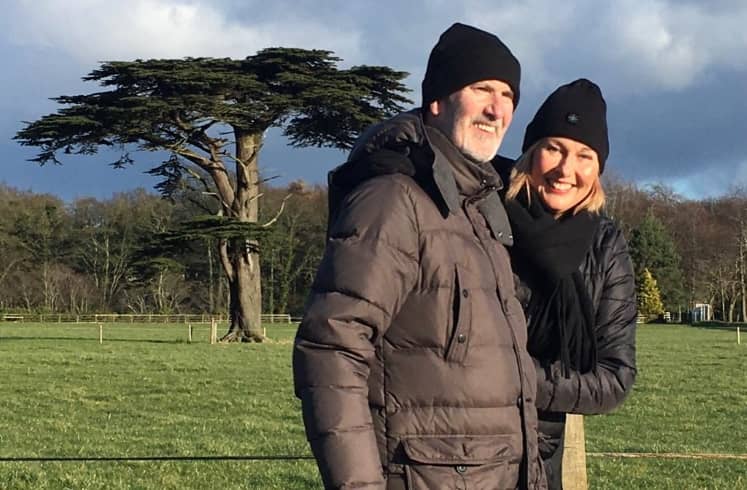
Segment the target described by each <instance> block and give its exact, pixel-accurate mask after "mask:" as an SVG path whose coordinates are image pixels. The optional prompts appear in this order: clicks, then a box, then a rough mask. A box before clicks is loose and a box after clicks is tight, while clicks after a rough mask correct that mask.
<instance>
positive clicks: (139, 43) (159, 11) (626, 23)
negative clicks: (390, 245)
mask: <svg viewBox="0 0 747 490" xmlns="http://www.w3.org/2000/svg"><path fill="white" fill-rule="evenodd" d="M456 21H460V22H465V23H469V24H472V25H475V26H477V27H480V28H483V29H486V30H488V31H491V32H494V33H496V34H497V35H498V36H499V37H501V39H502V40H503V41H504V42H505V43H506V44H507V45H508V46H509V47H510V48H511V49H512V51H513V52H514V54H516V56H517V57H518V58H519V60H520V61H521V63H522V69H523V79H522V97H521V103H520V104H519V106H518V108H517V111H516V114H515V117H514V122H513V124H512V126H511V128H510V129H509V134H508V136H507V138H506V140H505V142H504V145H503V147H502V150H501V153H502V154H505V155H509V156H516V155H517V154H518V152H519V148H520V144H521V138H522V136H523V131H524V127H525V126H526V124H527V122H528V121H529V120H530V118H531V116H532V115H533V113H534V111H535V110H536V109H537V107H538V106H539V104H540V103H541V102H542V100H544V98H545V97H546V96H547V95H548V94H549V93H550V92H551V91H552V90H553V89H554V88H555V87H557V86H558V85H560V84H562V83H566V82H568V81H571V80H574V79H576V78H580V77H586V78H590V79H592V80H594V81H596V82H597V83H598V84H599V85H600V86H601V87H602V90H603V92H604V94H605V98H606V99H607V102H608V105H609V114H608V119H609V126H610V140H611V154H610V158H609V160H608V163H607V169H609V170H607V171H611V172H614V173H615V174H617V175H619V176H622V177H623V178H625V179H628V180H632V181H636V182H639V183H644V184H645V183H664V184H668V185H670V186H673V187H674V188H675V189H677V190H678V191H680V192H681V193H683V194H685V195H687V196H689V197H695V198H699V197H705V196H716V195H720V194H723V193H726V192H728V191H729V190H730V189H732V188H733V187H734V186H742V187H744V186H747V134H746V133H747V122H746V121H745V120H744V115H745V108H747V56H745V55H744V53H745V52H747V30H746V29H744V27H743V26H744V25H747V2H744V1H743V0H712V1H708V0H702V1H697V2H696V1H689V0H615V1H612V0H610V1H599V0H566V1H565V2H556V1H555V0H528V1H524V2H517V1H516V0H512V1H502V0H492V1H483V0H466V1H462V2H454V1H446V0H432V1H416V0H413V1H408V2H401V1H390V0H383V1H382V0H379V1H353V2H351V1H349V0H348V1H337V0H330V1H324V0H316V1H312V0H308V1H307V0H300V1H289V0H274V1H273V2H266V1H264V0H263V1H252V0H241V1H239V0H224V1H221V0H214V1H198V0H194V1H189V0H127V1H121V0H65V1H62V0H35V1H33V2H32V1H26V0H11V1H8V2H4V12H3V16H2V18H0V56H1V57H2V59H3V60H4V65H5V66H4V68H3V76H2V79H0V111H2V115H3V116H2V118H0V182H4V183H5V184H7V185H10V186H13V187H17V188H20V189H24V190H33V191H35V192H49V193H53V194H56V195H58V196H60V197H62V198H64V199H66V200H71V199H74V198H76V197H82V196H94V197H99V198H107V197H109V196H111V195H112V193H115V192H118V191H123V190H128V189H133V188H136V187H146V188H152V186H153V184H155V183H156V180H155V179H154V178H152V177H150V176H148V175H146V174H144V173H143V172H144V171H145V170H147V169H148V168H150V166H151V164H152V163H156V159H155V158H154V157H155V155H152V154H139V155H138V157H137V163H136V164H135V165H134V166H133V167H130V168H127V169H122V170H117V169H112V168H110V167H108V166H107V165H106V161H107V159H106V158H105V156H94V157H84V156H75V157H72V156H71V157H67V158H65V159H64V160H63V162H64V165H62V166H46V167H43V168H40V167H38V166H37V165H35V164H32V163H29V162H26V161H25V160H26V159H27V158H30V157H32V156H33V155H34V151H33V149H29V148H21V147H20V146H19V145H18V144H17V143H16V142H14V141H12V140H11V138H12V137H13V135H14V134H15V132H16V131H18V130H19V129H20V128H21V127H22V121H29V120H34V119H36V118H38V117H40V116H42V115H45V114H48V113H50V112H53V111H55V109H56V106H55V104H54V103H53V102H51V101H49V100H48V99H49V98H50V97H54V96H58V95H62V94H75V93H86V92H91V91H94V90H96V89H97V87H96V86H95V85H93V84H90V83H83V82H82V81H81V80H80V79H81V77H82V76H84V75H85V74H87V73H88V72H90V71H91V70H93V69H94V68H95V67H96V66H97V63H98V62H99V61H103V60H131V59H136V58H181V57H184V56H216V57H225V56H230V57H233V58H243V57H245V56H247V55H250V54H253V53H255V52H256V51H257V50H259V49H262V48H264V47H268V46H296V47H303V48H320V49H328V50H331V51H334V52H335V54H337V55H338V56H340V57H341V58H343V60H344V61H343V66H350V65H355V64H370V65H374V64H380V65H389V66H391V67H393V68H395V69H399V70H405V71H408V72H410V74H411V75H410V77H409V78H408V79H407V84H408V86H409V87H410V88H411V89H413V92H412V94H411V98H412V99H413V100H414V101H415V102H416V103H419V102H420V92H419V86H420V81H421V79H422V76H423V72H424V69H425V64H426V60H427V57H428V53H429V52H430V49H431V48H432V46H433V44H434V43H435V41H436V39H437V38H438V36H439V34H440V33H441V32H442V31H443V30H444V29H446V28H447V27H448V26H449V25H450V24H451V23H453V22H456ZM343 159H344V155H343V154H342V153H340V152H338V151H335V150H329V149H313V148H312V149H294V148H290V147H288V146H287V145H286V142H285V141H284V140H283V138H282V136H280V134H279V131H277V130H271V131H269V132H268V135H267V139H266V143H265V147H264V149H263V151H262V153H261V154H260V165H261V166H262V169H263V173H264V174H265V175H278V176H279V179H278V182H289V181H292V180H296V179H299V178H302V179H304V180H306V181H310V182H315V183H323V182H324V181H325V176H326V173H327V171H328V170H329V169H331V168H332V167H334V166H335V165H337V164H338V163H340V162H341V161H342V160H343Z"/></svg>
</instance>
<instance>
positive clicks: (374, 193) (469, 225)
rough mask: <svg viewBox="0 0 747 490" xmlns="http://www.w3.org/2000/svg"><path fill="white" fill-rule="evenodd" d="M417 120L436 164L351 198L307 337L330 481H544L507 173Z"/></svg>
mask: <svg viewBox="0 0 747 490" xmlns="http://www.w3.org/2000/svg"><path fill="white" fill-rule="evenodd" d="M408 121H410V122H411V123H412V124H413V126H412V127H411V128H410V129H411V130H413V131H415V132H416V136H417V137H419V138H421V140H420V141H421V142H422V144H421V145H420V146H421V149H422V150H425V151H426V153H427V154H429V155H430V165H429V170H428V171H427V172H425V173H424V174H419V175H417V176H415V177H409V176H405V175H387V176H380V177H375V178H372V179H370V180H368V181H366V182H364V183H363V184H361V185H360V186H358V187H356V188H355V189H354V190H352V192H350V193H349V194H347V195H346V197H345V198H344V200H342V202H341V204H340V210H339V212H338V213H336V218H335V219H334V222H333V223H332V224H331V225H330V230H329V239H328V242H327V248H326V251H325V254H324V258H323V259H322V263H321V265H320V268H319V271H318V274H317V277H316V280H315V282H314V285H313V290H312V293H311V296H310V298H309V302H308V304H307V310H306V314H305V316H304V319H303V321H302V323H301V325H300V327H299V330H298V333H297V337H296V342H295V347H294V352H293V372H294V383H295V390H296V394H297V396H298V397H299V398H300V399H301V402H302V408H303V417H304V424H305V428H306V434H307V437H308V439H309V441H310V445H311V448H312V451H313V453H314V455H315V457H316V459H317V462H318V465H319V469H320V473H321V475H322V479H323V481H324V485H325V487H326V488H339V489H343V488H344V489H352V488H356V489H362V488H366V489H368V488H370V489H385V488H395V487H397V488H407V489H410V490H421V489H422V490H425V489H428V490H431V489H456V488H467V489H491V490H492V489H515V488H532V489H534V488H545V480H544V472H543V471H542V467H541V464H540V462H539V456H538V450H537V432H536V424H537V419H536V409H535V406H534V397H535V389H536V374H535V371H534V365H533V363H532V360H531V358H530V356H529V355H528V353H527V351H526V348H525V345H526V325H525V322H524V316H523V313H522V310H521V305H520V304H519V302H518V300H517V299H516V296H515V290H514V283H513V276H512V273H511V267H510V261H509V257H508V253H507V252H506V249H505V248H504V246H503V245H502V244H501V241H499V240H501V239H502V240H503V241H507V240H510V238H509V236H510V233H509V230H508V228H507V220H506V218H505V212H504V211H503V208H502V205H501V203H500V200H499V198H498V197H497V193H496V192H495V189H496V188H497V187H498V186H499V185H500V180H499V179H498V177H497V175H496V174H495V172H494V171H493V170H492V168H479V167H477V166H476V165H474V164H469V162H467V161H466V160H465V159H463V158H461V155H459V153H458V152H457V151H456V149H455V148H454V147H453V145H451V144H450V143H449V142H448V140H446V138H445V137H444V136H443V135H441V134H440V133H438V132H437V131H436V132H434V130H432V129H431V128H429V129H427V130H426V128H425V127H424V126H423V125H422V121H421V120H420V118H419V117H415V119H414V120H412V119H408ZM369 137H371V136H370V133H369ZM373 137H374V138H375V137H376V136H375V135H374V136H373ZM375 152H376V150H375V149H374V150H373V151H371V152H369V151H364V152H363V153H362V154H361V155H362V156H361V157H362V158H368V157H370V156H372V155H374V154H375ZM470 165H472V166H470Z"/></svg>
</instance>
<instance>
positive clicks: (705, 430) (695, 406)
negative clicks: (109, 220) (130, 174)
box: [0, 324, 747, 490]
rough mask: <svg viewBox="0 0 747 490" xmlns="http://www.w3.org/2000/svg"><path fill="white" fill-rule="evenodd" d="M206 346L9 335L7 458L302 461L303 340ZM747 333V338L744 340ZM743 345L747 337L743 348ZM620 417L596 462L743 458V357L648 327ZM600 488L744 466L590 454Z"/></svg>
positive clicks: (718, 339) (698, 333)
mask: <svg viewBox="0 0 747 490" xmlns="http://www.w3.org/2000/svg"><path fill="white" fill-rule="evenodd" d="M267 332H268V336H270V338H272V339H273V342H271V343H267V344H263V345H210V344H209V343H208V328H207V327H206V326H200V327H195V329H194V338H193V340H194V341H193V342H192V343H187V327H186V326H184V325H178V326H177V325H173V326H162V325H156V326H146V325H137V324H136V325H130V324H127V325H105V326H104V342H103V344H99V330H98V327H97V326H96V325H65V324H63V325H58V324H49V325H39V324H0V369H1V370H2V382H0V388H1V389H0V413H1V414H2V416H1V417H0V458H12V457H91V456H93V457H148V456H194V457H199V456H250V455H265V456H270V455H300V456H308V454H309V452H308V449H307V446H306V442H305V440H304V436H303V428H302V425H301V420H300V416H299V403H298V402H297V401H296V399H295V398H294V397H293V394H292V390H291V371H290V350H291V342H292V338H293V333H294V328H293V327H288V326H268V329H267ZM745 337H747V336H745ZM746 340H747V339H746ZM638 352H639V354H638V358H639V371H640V372H639V376H638V381H637V383H636V387H635V389H634V392H633V394H632V395H631V397H630V398H629V399H628V401H627V402H626V404H625V406H624V407H623V408H622V409H621V410H620V411H618V412H617V413H615V414H613V415H608V416H599V417H587V419H586V432H587V449H588V451H589V452H592V453H594V452H668V453H724V454H744V453H747V377H746V376H745V373H747V369H746V368H747V345H744V344H743V345H737V344H736V336H735V334H734V333H733V332H728V331H724V330H719V329H712V330H709V329H703V328H693V327H677V326H644V327H641V328H640V330H639V340H638ZM588 463H589V465H588V466H589V482H590V488H592V489H641V488H645V489H648V488H652V489H672V490H675V489H676V490H680V489H739V488H745V489H747V461H744V460H742V461H739V460H679V459H666V458H656V459H624V458H616V457H615V458H610V457H601V456H593V455H590V456H589V460H588ZM306 488H320V485H319V482H318V478H317V474H316V467H315V465H314V463H313V462H311V461H236V460H233V461H231V460H229V461H156V462H154V461H145V462H111V461H96V462H31V463H29V462H7V461H6V462H2V461H0V489H3V490H15V489H29V490H31V489H33V490H37V489H76V490H77V489H201V490H202V489H306Z"/></svg>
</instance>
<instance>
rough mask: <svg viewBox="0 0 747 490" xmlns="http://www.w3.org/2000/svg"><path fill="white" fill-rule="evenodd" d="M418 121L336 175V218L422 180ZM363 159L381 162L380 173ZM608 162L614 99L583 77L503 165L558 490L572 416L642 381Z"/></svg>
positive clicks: (613, 403)
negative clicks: (377, 190) (608, 202)
mask: <svg viewBox="0 0 747 490" xmlns="http://www.w3.org/2000/svg"><path fill="white" fill-rule="evenodd" d="M418 117H419V116H418V115H417V113H416V112H415V113H410V114H409V115H407V114H406V115H404V116H402V115H400V116H398V117H395V118H394V119H392V120H390V121H387V122H385V123H382V124H381V125H378V126H376V127H374V128H372V130H370V131H369V132H368V133H367V135H364V136H363V137H362V138H361V140H360V141H359V142H358V145H357V146H356V149H354V150H353V152H352V154H351V158H350V159H349V161H348V163H346V164H345V165H343V166H341V167H339V168H338V169H336V170H335V171H333V172H332V173H331V174H330V216H334V213H335V208H336V205H337V203H338V202H339V201H340V200H341V199H342V197H343V196H344V195H345V194H346V192H348V191H349V190H350V189H352V188H353V187H354V186H355V185H356V184H357V183H359V182H361V181H363V180H365V179H367V178H371V177H373V176H375V175H379V174H385V173H392V172H399V173H405V174H408V175H414V174H415V173H416V172H417V171H418V169H417V168H413V166H412V163H410V162H411V159H407V158H400V157H398V155H401V153H406V154H410V155H412V154H413V152H418V149H419V146H420V143H421V142H420V141H418V140H417V137H416V133H415V132H413V131H412V128H413V119H414V120H417V119H418ZM380 150H387V151H386V152H381V151H380ZM358 152H366V153H372V152H378V154H379V155H380V157H379V158H377V159H375V160H374V163H371V159H365V158H363V159H358V158H356V155H357V153H358ZM608 154H609V143H608V138H607V121H606V104H605V101H604V99H603V97H602V94H601V91H600V90H599V87H597V86H596V85H595V84H594V83H592V82H590V81H588V80H585V79H581V80H576V81H574V82H572V83H570V84H567V85H564V86H561V87H559V88H558V89H557V90H556V91H555V92H553V93H552V94H551V95H550V96H549V97H548V98H547V100H546V101H545V102H544V103H543V104H542V106H541V107H540V109H539V110H538V111H537V114H536V115H535V116H534V119H533V120H532V122H531V123H530V124H529V126H528V127H527V130H526V134H525V138H524V145H523V155H522V156H521V157H520V158H519V159H518V160H517V161H516V163H515V164H514V163H513V162H512V161H510V160H507V159H504V158H502V157H496V158H495V159H494V160H493V164H494V165H495V166H496V170H498V172H499V174H501V177H502V178H503V180H504V181H507V180H509V179H508V174H509V173H510V185H509V186H508V189H506V190H505V195H504V196H503V197H504V201H505V207H506V211H507V213H508V217H509V220H510V221H511V228H512V232H513V237H514V245H513V246H512V247H510V248H509V253H510V254H511V259H512V263H513V267H514V270H515V273H516V274H517V276H518V283H519V284H518V287H517V295H518V296H519V299H520V300H521V301H522V305H523V306H524V310H525V313H526V316H527V325H528V330H529V342H528V350H529V352H530V354H532V356H533V357H534V359H535V365H536V368H537V383H538V390H537V400H536V405H537V407H538V410H539V418H540V426H539V432H540V451H541V455H542V457H543V460H544V464H545V468H546V470H547V472H548V480H549V481H548V482H549V484H550V488H553V489H559V488H562V482H561V478H560V477H561V472H560V461H561V459H562V437H563V431H564V426H565V419H566V414H568V413H575V414H598V413H606V412H609V411H611V410H613V409H614V408H616V407H617V406H619V405H620V403H621V402H622V401H623V399H624V398H625V396H626V395H627V393H628V392H629V391H630V388H631V387H632V385H633V381H634V379H635V374H636V369H635V319H636V302H635V284H634V276H633V267H632V264H631V261H630V256H629V254H628V250H627V245H626V242H625V239H624V238H623V235H622V233H621V232H620V231H619V230H618V229H617V227H616V226H615V225H614V223H613V222H612V221H611V220H610V219H608V218H606V217H603V216H602V215H600V214H599V212H600V210H601V208H602V207H603V205H604V190H603V189H602V184H601V181H600V175H601V173H602V171H603V170H604V166H605V162H606V160H607V157H608ZM423 160H424V162H425V163H424V164H428V162H427V158H424V159H423ZM357 162H366V163H365V165H366V166H365V167H362V166H361V164H357Z"/></svg>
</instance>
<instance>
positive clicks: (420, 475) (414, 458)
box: [402, 436, 521, 490]
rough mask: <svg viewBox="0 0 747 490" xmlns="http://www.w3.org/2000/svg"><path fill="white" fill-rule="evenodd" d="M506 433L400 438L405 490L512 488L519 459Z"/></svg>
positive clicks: (517, 478) (491, 489)
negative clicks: (514, 454)
mask: <svg viewBox="0 0 747 490" xmlns="http://www.w3.org/2000/svg"><path fill="white" fill-rule="evenodd" d="M517 442H518V443H519V444H521V441H520V440H518V439H516V438H512V437H510V436H472V437H470V436H439V437H422V438H406V439H403V440H402V445H403V449H404V452H405V455H406V456H407V459H408V463H407V464H406V465H405V475H406V477H407V488H408V490H433V489H444V490H446V489H449V490H450V489H465V490H504V489H515V488H516V487H517V485H518V482H519V468H520V465H519V461H514V458H512V457H511V454H512V453H513V451H512V450H511V444H512V443H513V444H515V443H517Z"/></svg>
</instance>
